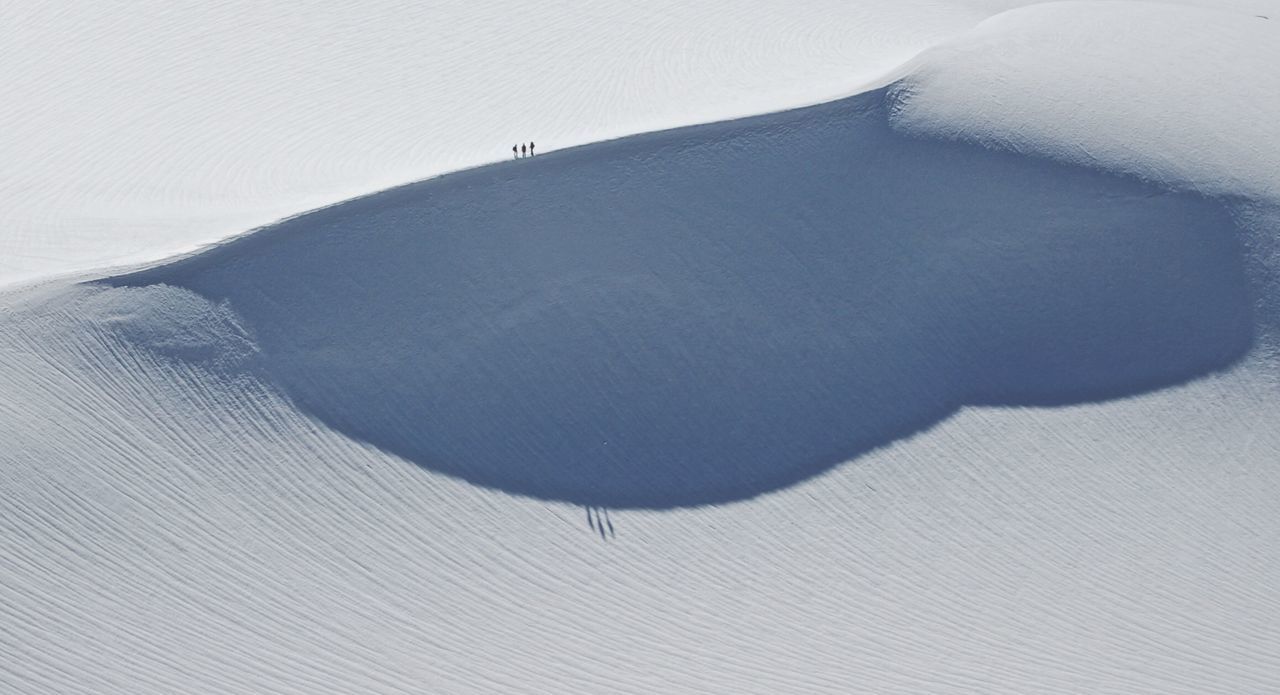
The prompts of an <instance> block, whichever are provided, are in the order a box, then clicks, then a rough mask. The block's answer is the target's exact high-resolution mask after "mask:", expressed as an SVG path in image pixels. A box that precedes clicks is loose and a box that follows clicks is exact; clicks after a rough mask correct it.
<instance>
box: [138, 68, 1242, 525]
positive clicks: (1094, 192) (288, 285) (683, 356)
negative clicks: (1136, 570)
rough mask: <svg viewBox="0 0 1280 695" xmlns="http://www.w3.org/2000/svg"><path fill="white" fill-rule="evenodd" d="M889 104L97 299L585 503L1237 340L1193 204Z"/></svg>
mask: <svg viewBox="0 0 1280 695" xmlns="http://www.w3.org/2000/svg"><path fill="white" fill-rule="evenodd" d="M885 94H886V93H885V92H884V91H883V90H881V91H876V92H872V93H869V94H866V95H862V96H859V97H856V98H852V99H848V100H844V101H840V102H835V103H832V104H827V105H823V106H817V107H811V108H808V109H803V110H798V111H792V112H787V113H783V114H777V115H771V116H764V117H759V118H753V119H745V120H740V121H734V122H729V123H721V124H714V125H709V126H697V127H691V128H686V129H680V130H675V131H667V132H662V133H655V134H651V135H646V136H641V137H635V138H629V139H625V140H618V141H613V142H607V143H601V144H597V145H590V146H586V147H582V148H577V149H573V150H568V151H563V152H556V153H552V154H549V155H545V156H539V157H537V158H535V159H532V160H525V161H519V162H503V163H500V164H496V165H492V166H489V167H485V168H482V169H475V170H471V171H467V172H463V173H460V174H453V175H449V176H446V177H442V178H439V179H434V180H431V181H427V182H424V183H421V184H416V185H413V186H408V187H404V188H401V189H396V190H393V191H389V192H386V193H382V194H377V195H374V196H370V197H368V198H363V199H359V200H355V201H352V202H349V203H346V204H343V205H339V206H335V207H332V208H327V209H324V210H321V211H318V212H315V213H312V214H309V215H304V216H302V217H299V218H295V219H293V220H289V221H287V222H284V223H281V224H279V225H276V226H273V227H268V228H265V229H262V230H259V231H257V232H255V233H253V234H250V235H247V236H244V237H241V238H239V239H236V240H234V241H231V242H228V243H225V244H223V245H221V246H219V247H217V248H215V249H212V250H209V251H206V252H204V253H201V254H198V255H196V256H193V257H191V258H187V259H183V260H179V261H177V262H174V263H170V264H167V265H163V266H160V267H158V268H154V269H151V270H147V271H144V272H141V273H138V274H134V275H130V276H127V277H124V278H119V279H117V280H115V281H114V283H115V284H121V285H128V286H147V287H150V288H151V290H150V291H151V292H153V293H154V294H155V297H154V298H148V296H146V295H141V296H139V297H137V299H136V300H135V301H136V302H138V303H139V305H141V306H143V307H147V306H151V304H152V303H153V302H154V301H161V302H166V301H169V299H168V296H169V293H171V292H176V293H178V294H179V295H183V294H184V293H187V292H193V293H195V294H197V295H200V296H202V297H204V298H206V299H207V300H208V301H209V302H210V303H211V304H212V305H216V306H219V307H226V308H227V310H229V311H231V312H233V313H234V314H235V315H236V316H237V317H238V321H239V322H240V323H241V324H242V325H243V327H244V331H245V333H246V334H247V335H249V336H251V337H252V340H253V341H255V343H256V345H257V347H258V349H259V352H258V354H257V355H256V357H255V359H253V360H252V361H251V362H250V363H249V364H248V365H246V366H245V367H244V369H246V370H248V371H250V372H252V373H255V374H260V375H264V376H265V378H267V379H268V380H269V381H270V382H271V383H272V384H273V385H274V386H275V387H277V388H278V389H280V390H281V391H282V392H283V393H285V394H287V395H288V396H289V397H290V398H291V399H292V400H293V401H294V402H295V403H296V404H297V405H298V406H299V407H300V408H302V409H303V410H304V411H305V412H307V413H309V414H311V415H313V416H314V417H316V418H317V419H319V420H320V421H322V422H324V423H325V424H327V425H329V426H331V427H334V428H336V429H337V430H339V431H341V432H343V433H346V434H348V435H350V436H352V437H355V438H357V439H360V440H363V441H366V442H369V443H371V444H374V445H376V446H378V447H380V448H383V449H385V450H387V451H389V452H392V453H395V454H398V455H400V456H402V457H405V458H407V459H409V460H411V461H413V462H415V463H418V464H420V465H422V466H424V467H427V468H429V469H432V470H437V471H442V472H445V473H449V474H451V475H456V476H459V477H462V478H464V479H466V480H470V481H472V482H477V483H481V484H484V485H489V486H493V487H498V488H501V489H503V490H507V491H509V492H514V493H519V494H524V495H532V496H537V497H544V498H550V499H559V500H567V501H571V502H576V503H579V504H586V505H594V506H607V507H632V506H644V507H670V506H675V505H689V504H700V503H712V502H722V501H725V500H731V499H739V498H742V497H747V496H751V495H756V494H760V493H762V492H767V491H770V490H773V489H776V488H777V487H780V486H784V485H789V484H792V483H794V482H795V481H796V480H799V479H802V478H804V477H806V476H809V475H813V474H815V473H817V472H820V471H823V470H826V469H827V468H829V467H831V466H834V465H836V464H839V463H841V462H843V461H846V460H849V459H851V458H855V457H857V456H858V455H860V454H862V453H865V452H866V451H868V450H870V449H872V448H874V447H877V446H882V445H884V444H886V443H888V442H891V441H893V440H894V439H896V438H899V437H902V436H904V435H907V434H909V433H912V432H914V431H916V430H918V429H920V428H923V427H927V426H930V425H932V424H934V423H935V422H937V421H938V420H939V419H941V418H944V417H946V416H947V415H949V414H950V413H952V412H953V411H954V410H955V409H956V408H958V407H959V406H961V405H964V404H990V405H1059V404H1064V403H1073V402H1081V401H1091V400H1099V399H1105V398H1113V397H1117V396H1122V395H1127V394H1131V393H1134V392H1140V391H1142V390H1145V389H1150V388H1154V387H1159V386H1166V385H1169V384H1173V383H1178V382H1180V381H1182V380H1185V379H1188V378H1191V377H1195V376H1199V375H1202V374H1204V373H1206V372H1208V371H1210V370H1213V369H1217V368H1221V367H1224V366H1226V365H1228V364H1230V363H1231V362H1232V361H1233V360H1234V359H1236V358H1238V357H1239V356H1240V355H1242V354H1244V352H1245V351H1246V350H1247V349H1248V348H1249V346H1250V345H1251V344H1252V338H1253V329H1252V312H1251V307H1252V303H1253V297H1252V295H1251V294H1250V288H1249V286H1248V281H1247V279H1246V274H1245V271H1246V264H1245V254H1244V250H1243V248H1242V247H1241V245H1240V243H1239V238H1238V234H1237V232H1236V230H1235V228H1234V226H1233V224H1232V221H1231V219H1230V217H1229V215H1228V213H1227V212H1226V211H1225V210H1224V209H1223V208H1222V207H1221V206H1220V205H1219V204H1217V203H1215V202H1213V201H1211V200H1208V199H1205V198H1202V197H1198V196H1194V195H1186V194H1173V193H1169V192H1162V191H1160V190H1159V189H1156V188H1154V187H1152V186H1148V185H1143V184H1141V183H1139V182H1136V181H1132V180H1126V179H1122V178H1119V177H1116V176H1114V175H1110V174H1106V173H1099V172H1096V171H1093V170H1089V169H1084V168H1079V167H1070V166H1066V165H1062V164H1056V163H1053V162H1050V161H1048V160H1042V159H1029V158H1026V157H1019V156H1015V155H1009V154H1004V153H999V152H994V151H992V150H989V149H985V148H982V147H977V146H972V145H965V144H956V143H947V142H938V141H931V140H920V139H915V138H909V137H905V136H903V135H901V134H898V133H895V132H894V131H893V130H892V129H891V128H890V126H889V120H888V112H887V110H886V106H885V105H886V99H885ZM161 288H170V289H169V292H163V291H158V290H159V289H161ZM182 306H185V300H184V301H183V303H182ZM211 311H212V310H210V312H205V313H211ZM149 315H160V312H155V311H151V310H148V311H147V313H142V310H141V309H140V310H139V311H137V312H133V314H132V315H131V319H132V320H134V321H135V322H137V323H141V324H143V325H150V324H149V323H148V321H147V319H146V317H147V316H149ZM142 337H143V341H142V343H143V344H144V345H145V344H149V343H150V342H151V341H149V340H147V339H146V333H144V334H143V335H142ZM232 339H233V342H234V344H235V345H239V342H240V341H241V340H242V338H240V336H239V335H238V334H237V335H234V336H232ZM171 342H172V341H170V340H168V339H166V340H165V341H164V344H163V346H162V349H164V350H165V351H166V352H167V353H172V352H173V351H172V349H171V347H170V344H171ZM178 347H179V349H180V350H181V349H183V347H184V346H183V345H181V344H179V346H178ZM232 351H233V352H234V353H235V354H237V355H238V354H239V353H240V352H241V350H240V349H239V348H235V347H233V348H232ZM176 356H177V357H179V358H181V359H184V360H186V361H192V360H193V359H194V360H197V361H199V362H200V363H204V362H206V361H207V360H208V359H209V358H208V357H207V356H205V355H203V354H200V355H196V356H195V357H188V356H187V355H184V354H177V355H176Z"/></svg>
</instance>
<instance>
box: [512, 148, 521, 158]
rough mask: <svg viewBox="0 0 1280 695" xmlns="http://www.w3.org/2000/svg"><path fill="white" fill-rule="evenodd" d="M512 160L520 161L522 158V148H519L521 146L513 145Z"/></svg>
mask: <svg viewBox="0 0 1280 695" xmlns="http://www.w3.org/2000/svg"><path fill="white" fill-rule="evenodd" d="M511 158H512V159H519V158H520V146H519V145H512V146H511Z"/></svg>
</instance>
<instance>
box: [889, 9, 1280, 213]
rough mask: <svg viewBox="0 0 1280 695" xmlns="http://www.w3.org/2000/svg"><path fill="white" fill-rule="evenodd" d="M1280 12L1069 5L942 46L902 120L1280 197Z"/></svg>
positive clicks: (914, 128)
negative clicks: (1270, 14) (1267, 14)
mask: <svg viewBox="0 0 1280 695" xmlns="http://www.w3.org/2000/svg"><path fill="white" fill-rule="evenodd" d="M1271 11H1272V12H1273V13H1274V14H1275V16H1274V17H1270V16H1258V15H1254V14H1247V13H1233V12H1221V11H1213V10H1207V9H1201V8H1196V7H1174V6H1168V5H1160V4H1154V3H1110V2H1057V3H1048V4H1045V5H1036V6H1032V7H1027V8H1022V9H1018V10H1014V11H1010V12H1006V13H1004V14H1001V15H998V16H996V17H994V18H992V19H989V20H987V21H985V22H983V23H982V24H980V25H979V26H978V27H977V28H976V29H975V30H973V31H971V32H968V33H966V34H965V35H964V36H963V37H961V38H959V39H957V40H955V41H950V42H947V43H946V44H945V45H943V46H939V47H936V48H934V49H931V50H930V51H929V52H928V54H927V55H924V56H921V57H920V59H919V61H918V63H919V65H918V67H917V68H916V69H914V70H912V71H911V75H910V76H909V77H908V78H907V79H906V80H904V81H903V83H902V84H901V85H900V86H899V98H900V101H901V103H900V104H899V105H898V112H897V118H896V119H895V124H896V125H897V126H898V127H900V128H902V129H904V130H906V131H908V132H912V133H916V134H919V135H923V136H929V137H942V138H957V139H964V140H969V141H975V142H980V143H982V144H984V145H987V146H992V147H999V148H1002V149H1009V150H1012V151H1016V152H1021V153H1026V154H1035V155H1040V156H1049V157H1054V158H1056V159H1060V160H1063V161H1068V162H1073V163H1077V164H1081V165H1085V166H1096V167H1101V168H1106V169H1110V170H1114V171H1121V172H1124V173H1127V174H1132V175H1136V176H1139V177H1142V178H1145V179H1148V180H1152V181H1158V182H1161V183H1163V184H1165V185H1169V186H1174V187H1179V188H1185V189H1193V190H1197V191H1200V192H1203V193H1206V194H1209V195H1218V196H1245V197H1249V198H1266V199H1270V200H1280V119H1277V118H1276V117H1275V116H1276V114H1277V113H1280V6H1274V5H1273V6H1272V10H1271Z"/></svg>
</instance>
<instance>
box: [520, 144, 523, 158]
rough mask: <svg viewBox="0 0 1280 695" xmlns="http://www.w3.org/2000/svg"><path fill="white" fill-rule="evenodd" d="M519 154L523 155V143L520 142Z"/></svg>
mask: <svg viewBox="0 0 1280 695" xmlns="http://www.w3.org/2000/svg"><path fill="white" fill-rule="evenodd" d="M520 156H521V157H523V156H524V143H521V144H520Z"/></svg>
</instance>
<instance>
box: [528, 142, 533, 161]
mask: <svg viewBox="0 0 1280 695" xmlns="http://www.w3.org/2000/svg"><path fill="white" fill-rule="evenodd" d="M529 156H530V157H532V156H533V143H532V142H531V143H529Z"/></svg>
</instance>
